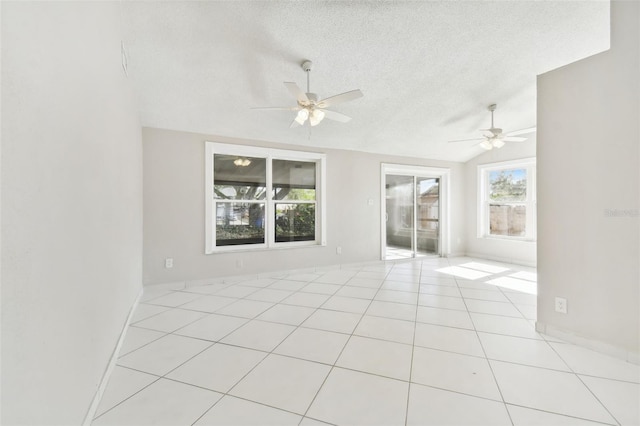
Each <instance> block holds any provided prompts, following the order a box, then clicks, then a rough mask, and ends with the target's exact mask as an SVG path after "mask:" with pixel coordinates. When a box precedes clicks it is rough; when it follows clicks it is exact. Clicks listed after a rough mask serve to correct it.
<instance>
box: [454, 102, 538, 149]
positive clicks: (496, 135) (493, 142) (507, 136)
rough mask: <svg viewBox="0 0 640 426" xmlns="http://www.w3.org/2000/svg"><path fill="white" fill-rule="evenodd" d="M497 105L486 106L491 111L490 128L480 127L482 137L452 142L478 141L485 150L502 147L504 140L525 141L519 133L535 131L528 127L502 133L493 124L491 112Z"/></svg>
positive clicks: (533, 128)
mask: <svg viewBox="0 0 640 426" xmlns="http://www.w3.org/2000/svg"><path fill="white" fill-rule="evenodd" d="M496 107H497V105H496V104H491V105H489V106H488V107H487V109H488V110H489V111H490V112H491V128H490V129H480V130H481V131H482V132H483V133H482V135H483V136H484V137H482V138H474V139H459V140H455V141H449V142H450V143H453V142H478V145H480V146H481V147H482V148H484V149H486V150H490V149H493V148H502V147H503V146H504V143H505V142H523V141H526V140H527V138H523V137H521V136H520V135H525V134H527V133H533V132H535V131H536V128H535V127H529V128H527V129H522V130H516V131H514V132H509V133H502V129H500V128H498V127H495V126H494V125H493V112H494V111H495V110H496Z"/></svg>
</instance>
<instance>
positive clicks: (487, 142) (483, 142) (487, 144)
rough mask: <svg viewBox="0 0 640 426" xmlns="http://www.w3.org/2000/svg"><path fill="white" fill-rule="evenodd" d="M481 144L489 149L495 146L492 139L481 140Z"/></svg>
mask: <svg viewBox="0 0 640 426" xmlns="http://www.w3.org/2000/svg"><path fill="white" fill-rule="evenodd" d="M480 146H481V147H483V148H484V149H486V150H487V151H488V150H490V149H491V148H493V145H491V142H490V141H482V142H480Z"/></svg>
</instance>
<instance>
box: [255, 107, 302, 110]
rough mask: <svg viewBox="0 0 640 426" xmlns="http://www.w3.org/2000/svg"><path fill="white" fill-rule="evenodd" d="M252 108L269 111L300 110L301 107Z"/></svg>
mask: <svg viewBox="0 0 640 426" xmlns="http://www.w3.org/2000/svg"><path fill="white" fill-rule="evenodd" d="M251 109H260V110H263V111H264V110H267V111H269V110H270V111H298V110H299V109H300V108H299V107H256V108H251Z"/></svg>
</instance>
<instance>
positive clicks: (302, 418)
mask: <svg viewBox="0 0 640 426" xmlns="http://www.w3.org/2000/svg"><path fill="white" fill-rule="evenodd" d="M276 281H277V280H276ZM273 284H274V283H272V284H271V285H273ZM343 285H344V284H343ZM265 288H268V287H265ZM300 290H301V289H300ZM300 290H297V291H294V292H292V294H290V295H289V296H287V297H285V298H283V299H282V300H284V299H287V298H289V297H290V296H291V295H293V294H294V293H298V292H300ZM252 294H253V293H252ZM329 299H330V297H328V298H327V300H325V301H324V302H323V303H322V304H321V305H319V306H318V307H316V308H314V311H313V313H311V314H310V315H309V316H308V317H307V318H305V320H304V321H306V320H307V319H309V318H310V317H311V316H312V315H313V314H314V313H315V312H317V311H318V310H319V309H320V308H321V307H322V305H324V303H326V302H327V301H328V300H329ZM247 300H251V299H247ZM282 300H281V301H280V302H282ZM280 302H276V303H274V304H273V306H271V307H269V308H267V309H266V310H264V311H262V312H261V313H259V314H257V315H256V316H254V317H253V318H251V319H249V321H247V322H246V323H245V324H243V325H241V326H240V327H238V328H236V329H234V330H233V331H231V332H230V333H228V334H227V335H225V336H224V337H223V338H222V339H224V338H226V337H227V336H229V335H230V334H232V333H234V332H235V331H237V330H238V329H240V328H242V327H244V326H245V325H247V324H249V323H250V322H251V321H254V320H255V321H260V320H257V319H256V318H257V317H258V316H260V315H262V314H264V313H265V312H267V311H269V310H270V309H272V308H273V307H274V306H276V305H278V304H280ZM234 303H235V302H234ZM220 309H222V308H220ZM304 321H302V322H301V323H300V324H298V325H297V326H295V327H294V328H293V330H291V332H290V333H289V334H288V335H287V336H286V337H284V338H283V339H282V340H281V341H280V343H278V344H277V345H276V346H274V347H273V349H272V350H271V351H270V352H267V353H266V355H265V356H264V357H263V358H262V359H261V360H260V361H259V362H258V363H257V364H256V365H254V366H253V368H251V369H250V370H249V371H248V372H247V373H246V374H244V375H243V376H242V377H241V378H240V379H239V380H238V381H236V383H235V384H234V385H233V386H231V387H230V388H229V389H228V390H227V391H226V392H225V393H224V394H223V396H222V397H221V398H220V399H219V400H218V401H216V402H215V403H214V404H213V405H212V406H211V407H209V409H207V410H206V411H205V412H204V413H202V415H201V416H200V417H198V419H196V420H195V422H194V423H192V425H193V424H195V423H197V422H198V420H200V419H201V418H202V417H203V416H205V415H206V414H207V413H208V412H209V411H211V409H213V408H214V407H215V406H216V405H217V403H218V402H219V401H220V400H222V398H224V397H225V396H227V395H229V396H231V397H237V396H235V395H231V394H230V392H231V391H232V390H233V389H234V388H235V387H236V386H238V384H239V383H240V382H241V381H242V380H244V378H245V377H247V376H248V375H249V374H251V372H253V371H254V370H255V369H256V368H258V366H259V365H261V364H262V363H263V362H264V360H265V359H267V358H268V357H269V355H272V354H273V355H278V356H284V355H280V354H276V353H274V351H275V350H276V349H277V348H278V347H279V346H280V345H281V344H282V343H283V342H284V341H285V340H287V339H288V338H289V337H290V336H291V335H292V334H293V333H294V332H295V331H297V330H298V329H299V328H300V326H301V325H302V323H304ZM289 325H291V324H289ZM222 339H220V340H222ZM218 342H220V341H218ZM221 344H224V343H221ZM345 346H346V343H345ZM247 349H253V348H247ZM253 350H255V349H253ZM343 350H344V347H343ZM261 352H265V351H261ZM289 358H294V359H299V360H302V361H307V362H309V360H304V359H300V358H295V357H289ZM320 364H321V363H320ZM323 365H326V364H323ZM172 371H173V370H172ZM330 372H331V370H329V373H330ZM167 374H168V373H167ZM328 375H329V374H328V373H327V377H328ZM325 380H326V377H325ZM323 384H324V381H323ZM320 387H322V385H321V386H320ZM318 391H319V389H318ZM316 395H317V393H316ZM242 399H245V400H247V401H251V402H256V403H259V402H257V401H252V400H249V399H246V398H242ZM314 399H315V398H314ZM312 402H313V401H312ZM262 405H266V404H262ZM309 406H311V404H310V405H309ZM273 408H276V409H279V410H282V409H281V408H277V407H273ZM308 410H309V407H307V411H308ZM283 411H288V410H283ZM307 411H305V414H303V415H302V417H301V419H300V422H302V420H304V418H305V417H306V412H307ZM294 414H296V415H300V414H298V413H294Z"/></svg>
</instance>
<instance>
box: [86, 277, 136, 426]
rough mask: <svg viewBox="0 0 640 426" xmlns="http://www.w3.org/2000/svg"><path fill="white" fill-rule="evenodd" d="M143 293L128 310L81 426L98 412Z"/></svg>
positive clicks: (89, 423)
mask: <svg viewBox="0 0 640 426" xmlns="http://www.w3.org/2000/svg"><path fill="white" fill-rule="evenodd" d="M143 292H144V288H141V289H140V292H139V293H138V296H137V297H136V300H135V301H134V302H133V305H132V306H131V309H129V315H128V316H127V320H126V321H125V323H124V327H123V328H122V331H120V337H119V338H118V342H117V343H116V347H115V348H114V349H113V352H112V353H111V358H110V359H109V363H108V364H107V368H106V369H105V372H104V374H103V375H102V380H100V385H99V386H98V390H96V393H95V395H94V396H93V401H91V405H90V406H89V411H87V415H86V416H85V418H84V421H83V422H82V425H83V426H90V425H91V422H92V421H93V418H94V417H95V415H96V411H97V410H98V406H99V405H100V400H102V395H103V394H104V391H105V389H106V388H107V384H108V383H109V378H110V377H111V373H112V372H113V369H114V368H115V366H116V361H117V359H118V354H119V353H120V348H122V344H123V343H124V338H125V336H126V334H127V329H128V327H129V324H130V323H131V318H132V317H133V313H134V312H135V310H136V307H137V306H138V303H139V302H140V298H141V297H142V294H143Z"/></svg>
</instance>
